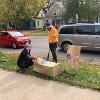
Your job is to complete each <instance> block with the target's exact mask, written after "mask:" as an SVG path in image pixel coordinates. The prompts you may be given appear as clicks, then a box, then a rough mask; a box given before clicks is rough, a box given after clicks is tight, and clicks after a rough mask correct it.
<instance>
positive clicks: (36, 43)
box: [0, 36, 100, 62]
mask: <svg viewBox="0 0 100 100" xmlns="http://www.w3.org/2000/svg"><path fill="white" fill-rule="evenodd" d="M31 40H32V51H31V53H32V55H34V56H40V57H46V56H47V54H48V41H47V36H32V37H31ZM0 51H2V52H7V53H16V52H18V53H19V52H21V51H22V49H12V48H8V47H0ZM57 54H58V58H59V59H61V58H62V59H66V53H64V52H63V51H62V50H61V49H59V48H58V49H57ZM81 60H85V61H87V60H93V61H97V62H98V61H100V52H91V51H81Z"/></svg>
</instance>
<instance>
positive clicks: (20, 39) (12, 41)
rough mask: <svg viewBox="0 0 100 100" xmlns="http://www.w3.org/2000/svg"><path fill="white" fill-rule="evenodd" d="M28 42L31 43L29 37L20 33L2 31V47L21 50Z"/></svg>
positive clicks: (0, 40) (0, 39) (0, 38)
mask: <svg viewBox="0 0 100 100" xmlns="http://www.w3.org/2000/svg"><path fill="white" fill-rule="evenodd" d="M26 41H29V42H30V39H29V36H26V35H24V34H22V33H20V32H18V31H0V45H2V46H9V47H12V48H14V49H15V48H20V47H24V45H25V42H26Z"/></svg>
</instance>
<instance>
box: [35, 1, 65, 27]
mask: <svg viewBox="0 0 100 100" xmlns="http://www.w3.org/2000/svg"><path fill="white" fill-rule="evenodd" d="M63 12H64V6H63V4H62V2H57V1H54V2H52V3H51V4H49V5H47V6H46V7H45V8H43V9H42V10H41V11H40V12H39V14H38V16H37V18H36V19H35V24H36V28H43V27H45V26H46V25H47V24H48V23H49V24H53V25H58V26H59V25H60V24H62V15H63Z"/></svg>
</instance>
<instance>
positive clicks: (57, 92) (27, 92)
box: [0, 70, 100, 100]
mask: <svg viewBox="0 0 100 100" xmlns="http://www.w3.org/2000/svg"><path fill="white" fill-rule="evenodd" d="M0 100H100V92H97V91H91V90H89V89H81V88H77V87H74V86H69V85H67V84H65V83H59V82H54V81H50V80H43V79H40V78H36V77H31V76H26V75H22V74H18V73H15V72H6V71H3V70H0Z"/></svg>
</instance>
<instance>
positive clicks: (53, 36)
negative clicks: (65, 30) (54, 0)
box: [48, 26, 58, 43]
mask: <svg viewBox="0 0 100 100" xmlns="http://www.w3.org/2000/svg"><path fill="white" fill-rule="evenodd" d="M48 42H49V43H56V42H58V31H57V29H56V28H55V27H53V26H52V27H51V30H49V31H48Z"/></svg>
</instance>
